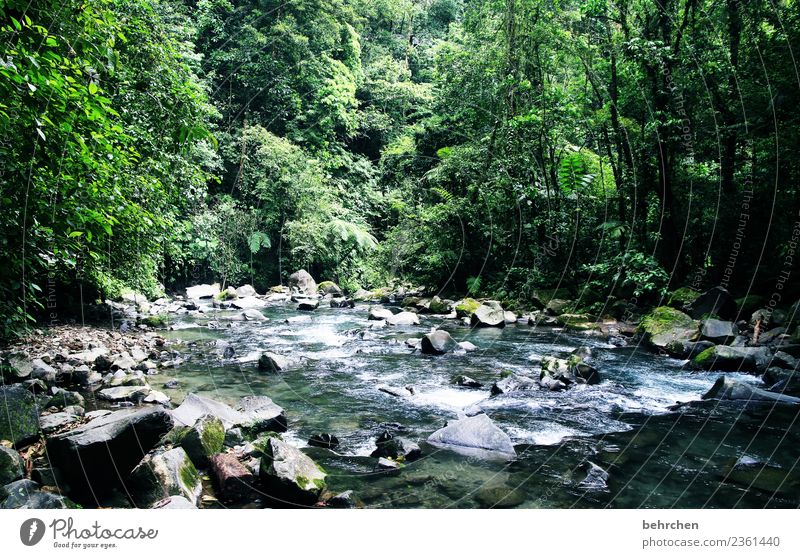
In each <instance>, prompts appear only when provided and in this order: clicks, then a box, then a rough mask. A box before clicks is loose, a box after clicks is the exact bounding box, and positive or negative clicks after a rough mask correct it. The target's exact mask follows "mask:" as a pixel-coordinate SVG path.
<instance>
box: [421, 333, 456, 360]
mask: <svg viewBox="0 0 800 558" xmlns="http://www.w3.org/2000/svg"><path fill="white" fill-rule="evenodd" d="M420 348H421V349H422V352H423V353H425V354H427V355H443V354H445V353H448V352H450V351H453V350H455V349H456V348H458V343H456V341H455V339H453V338H452V337H451V336H450V334H449V333H448V332H446V331H444V330H442V329H437V330H436V331H433V332H431V333H428V334H426V335H423V336H422V341H421V342H420Z"/></svg>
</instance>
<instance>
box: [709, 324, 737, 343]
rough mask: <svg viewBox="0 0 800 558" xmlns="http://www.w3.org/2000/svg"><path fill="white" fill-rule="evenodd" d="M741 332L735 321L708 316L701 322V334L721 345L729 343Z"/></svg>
mask: <svg viewBox="0 0 800 558" xmlns="http://www.w3.org/2000/svg"><path fill="white" fill-rule="evenodd" d="M738 334H739V331H738V329H737V327H736V325H735V324H734V323H733V322H726V321H723V320H717V319H715V318H708V319H706V320H703V321H702V322H701V323H700V336H701V337H702V338H703V339H706V340H708V341H713V342H714V343H718V344H720V345H727V344H728V343H730V342H731V341H733V340H734V338H735V337H736V336H737V335H738Z"/></svg>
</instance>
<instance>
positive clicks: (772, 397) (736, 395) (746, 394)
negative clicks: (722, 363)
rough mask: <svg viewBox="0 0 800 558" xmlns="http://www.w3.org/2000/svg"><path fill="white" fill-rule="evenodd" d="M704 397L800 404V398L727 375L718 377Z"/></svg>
mask: <svg viewBox="0 0 800 558" xmlns="http://www.w3.org/2000/svg"><path fill="white" fill-rule="evenodd" d="M703 399H726V400H732V401H746V402H767V403H780V404H786V405H800V398H797V397H792V396H789V395H784V394H782V393H774V392H771V391H767V390H764V389H760V388H757V387H754V386H751V385H750V384H745V383H743V382H739V381H736V380H734V379H732V378H728V377H726V376H720V377H719V378H717V381H716V382H714V385H713V386H711V389H710V390H708V392H706V394H705V395H703Z"/></svg>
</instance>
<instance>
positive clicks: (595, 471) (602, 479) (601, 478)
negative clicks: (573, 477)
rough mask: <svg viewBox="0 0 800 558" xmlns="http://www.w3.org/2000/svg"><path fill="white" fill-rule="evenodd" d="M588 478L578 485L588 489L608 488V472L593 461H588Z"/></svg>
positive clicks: (601, 489) (600, 489)
mask: <svg viewBox="0 0 800 558" xmlns="http://www.w3.org/2000/svg"><path fill="white" fill-rule="evenodd" d="M586 469H587V471H586V478H584V479H583V480H582V481H581V482H580V483H579V484H578V486H580V487H581V488H585V489H588V490H598V491H605V490H608V472H607V471H606V470H605V469H603V468H602V467H600V466H599V465H595V464H594V463H592V462H591V461H587V462H586Z"/></svg>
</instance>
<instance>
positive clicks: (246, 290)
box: [236, 285, 256, 298]
mask: <svg viewBox="0 0 800 558" xmlns="http://www.w3.org/2000/svg"><path fill="white" fill-rule="evenodd" d="M236 296H237V297H238V298H244V297H250V296H256V290H255V289H254V288H253V286H252V285H242V286H241V287H239V288H237V289H236Z"/></svg>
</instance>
